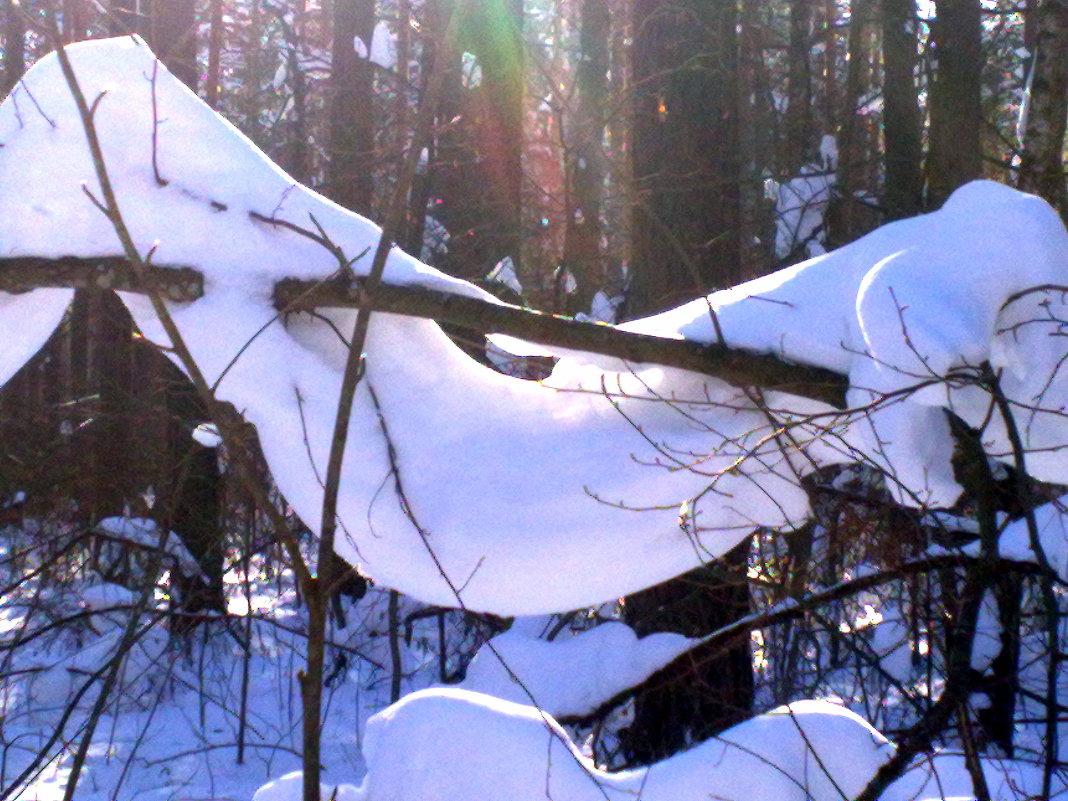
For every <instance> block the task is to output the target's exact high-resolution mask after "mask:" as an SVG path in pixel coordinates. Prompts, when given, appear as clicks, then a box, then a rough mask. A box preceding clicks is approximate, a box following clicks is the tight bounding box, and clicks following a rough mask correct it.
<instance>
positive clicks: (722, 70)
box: [628, 0, 741, 314]
mask: <svg viewBox="0 0 1068 801" xmlns="http://www.w3.org/2000/svg"><path fill="white" fill-rule="evenodd" d="M736 24H737V12H736V9H735V7H734V4H733V3H709V2H707V0H680V2H665V0H636V3H635V8H634V31H635V36H634V45H633V48H632V59H633V61H632V64H633V74H634V82H633V83H634V87H635V99H634V125H633V140H632V147H631V153H632V155H633V165H634V179H635V183H636V186H637V198H636V208H635V210H634V229H633V249H634V276H633V283H632V287H631V289H632V291H631V296H630V298H629V299H628V310H629V312H630V313H631V314H640V313H646V312H652V311H658V310H660V309H664V308H668V307H670V306H674V305H676V304H677V303H679V302H681V301H682V300H684V299H690V298H692V297H694V296H696V295H702V294H704V293H706V292H708V291H709V290H710V289H712V288H713V287H725V286H731V285H733V284H735V283H737V282H738V278H739V263H740V258H739V245H738V228H739V222H740V201H739V177H740V172H741V170H740V165H739V157H738V152H739V147H738V124H737V119H738V112H737V105H738V104H737V96H736V91H737V89H736V85H737V73H738V62H737V31H736V29H735V28H736Z"/></svg>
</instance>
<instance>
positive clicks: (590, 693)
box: [459, 621, 694, 718]
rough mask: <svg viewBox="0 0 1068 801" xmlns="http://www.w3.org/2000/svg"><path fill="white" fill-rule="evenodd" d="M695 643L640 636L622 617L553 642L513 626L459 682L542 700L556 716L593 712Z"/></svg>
mask: <svg viewBox="0 0 1068 801" xmlns="http://www.w3.org/2000/svg"><path fill="white" fill-rule="evenodd" d="M693 644H694V643H693V641H692V640H689V639H688V638H686V637H683V636H682V635H681V634H669V633H661V634H650V635H649V636H647V637H642V638H641V639H638V636H637V635H636V634H635V633H634V631H633V629H631V628H630V626H628V625H626V624H625V623H619V622H616V621H610V622H608V623H602V624H601V625H599V626H596V627H594V628H592V629H590V630H588V631H584V632H581V633H580V634H576V635H575V636H573V637H567V636H562V637H560V638H559V639H557V640H554V641H552V642H550V641H547V640H542V639H540V638H538V637H531V636H529V635H526V634H523V633H522V632H520V631H515V630H514V629H510V630H509V631H506V632H505V633H504V634H500V635H498V636H496V637H494V638H493V639H492V640H490V642H489V643H488V644H487V645H483V646H482V647H481V648H480V649H479V650H478V652H477V653H476V654H475V656H474V658H473V659H472V660H471V664H470V665H468V668H467V676H466V677H465V678H464V680H463V682H461V683H460V685H459V686H460V687H461V688H463V689H465V690H472V691H475V692H480V693H484V694H486V695H492V696H494V697H496V698H501V699H504V700H507V701H515V702H517V703H520V704H536V705H537V706H538V708H539V709H543V710H545V711H546V712H548V713H549V714H550V715H552V716H553V717H555V718H563V717H569V716H580V715H588V714H591V713H592V712H594V710H596V709H597V708H598V707H599V706H600V705H601V704H603V703H604V702H605V701H608V700H609V699H610V698H612V697H613V696H614V695H616V694H617V693H620V692H622V691H623V690H626V689H627V688H628V687H633V686H635V685H637V684H640V683H641V682H642V681H644V680H645V679H646V678H648V677H649V676H650V675H652V674H653V673H654V672H656V671H657V670H659V669H660V668H662V667H664V665H666V664H667V663H668V662H670V661H671V660H672V659H674V658H675V657H676V656H678V655H679V654H681V653H682V652H683V651H685V650H686V649H687V648H689V647H690V646H692V645H693ZM505 665H507V668H506V667H505ZM513 676H514V678H513Z"/></svg>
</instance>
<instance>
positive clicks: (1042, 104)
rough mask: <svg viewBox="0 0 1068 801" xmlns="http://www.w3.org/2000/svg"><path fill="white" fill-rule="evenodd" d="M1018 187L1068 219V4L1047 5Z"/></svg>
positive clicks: (1040, 18) (1039, 21) (1052, 1)
mask: <svg viewBox="0 0 1068 801" xmlns="http://www.w3.org/2000/svg"><path fill="white" fill-rule="evenodd" d="M1035 27H1036V33H1035V58H1034V66H1033V67H1032V70H1033V71H1034V75H1033V77H1032V80H1031V94H1030V99H1029V108H1028V113H1027V125H1026V127H1025V129H1024V141H1023V155H1022V157H1021V159H1020V177H1019V181H1018V184H1017V185H1018V187H1019V188H1020V189H1022V190H1023V191H1025V192H1033V193H1034V194H1036V195H1041V196H1042V197H1044V198H1045V199H1046V200H1047V201H1049V203H1050V204H1051V205H1052V206H1053V207H1054V208H1055V209H1057V210H1058V211H1059V212H1060V214H1061V216H1062V217H1063V218H1065V219H1066V220H1068V196H1066V188H1065V177H1064V134H1065V120H1066V119H1068V0H1042V1H1041V3H1040V4H1039V6H1038V11H1037V15H1036V23H1035Z"/></svg>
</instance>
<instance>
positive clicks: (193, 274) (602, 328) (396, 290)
mask: <svg viewBox="0 0 1068 801" xmlns="http://www.w3.org/2000/svg"><path fill="white" fill-rule="evenodd" d="M147 281H149V282H150V283H151V286H145V285H144V284H143V283H141V282H139V281H138V280H137V278H136V277H135V276H134V274H133V272H132V271H131V270H129V269H128V268H127V265H126V262H125V260H124V259H122V258H121V257H100V258H93V259H78V258H72V257H65V258H61V259H42V258H9V259H0V291H2V292H12V293H17V292H28V291H30V290H32V289H38V288H43V287H72V288H91V287H95V288H100V289H113V290H118V291H125V292H140V293H144V292H147V291H149V290H150V289H154V290H155V291H157V292H159V293H160V294H161V295H162V296H163V297H164V298H166V299H168V300H171V301H174V302H192V301H195V300H197V299H198V298H200V297H201V296H202V295H203V292H204V289H203V278H202V276H201V275H200V273H198V272H197V271H196V270H193V269H191V268H189V267H159V266H153V267H151V268H150V270H149V272H148V274H147ZM362 291H363V290H362V287H361V285H360V283H359V282H356V283H355V284H350V283H349V282H347V281H344V282H343V281H333V280H331V281H324V282H314V281H299V280H296V279H285V280H282V281H279V282H278V283H277V284H276V285H275V292H274V300H275V306H276V307H277V308H278V309H279V310H281V311H287V312H291V311H311V310H314V309H317V308H323V307H328V308H356V307H358V306H359V304H360V300H361V294H362ZM371 301H372V303H371V305H372V308H373V309H374V310H375V311H382V312H390V313H392V314H401V315H408V316H412V317H422V318H426V319H430V320H437V321H438V322H442V323H452V324H454V325H460V326H465V327H467V328H471V329H474V330H476V331H480V332H483V333H499V334H508V335H510V336H514V337H517V338H520V339H525V340H529V341H531V342H536V343H538V344H541V345H547V346H550V347H557V348H567V349H569V350H575V351H584V352H587V353H594V354H598V355H601V356H610V357H614V358H617V359H621V360H623V361H626V362H628V363H631V364H655V365H660V366H663V367H675V368H680V369H683V370H690V371H693V372H695V373H701V374H703V375H708V376H713V377H715V378H718V379H720V380H721V381H724V382H726V383H727V384H730V385H732V386H735V387H759V388H761V389H769V390H777V391H781V392H788V393H790V394H792V395H797V396H799V397H803V398H810V399H812V400H817V401H821V402H823V403H827V404H830V405H831V406H834V407H836V408H844V407H845V391H846V388H847V386H848V380H847V378H846V377H845V376H843V375H840V374H839V373H835V372H832V371H830V370H824V369H821V368H818V367H806V366H803V365H797V364H791V363H790V362H787V361H784V360H782V359H779V358H777V357H775V356H772V355H769V354H761V353H752V352H748V351H743V350H736V349H732V348H728V347H723V346H720V345H701V344H698V343H696V342H688V341H686V340H681V339H666V338H663V337H655V336H649V335H646V334H636V333H632V332H629V331H622V330H620V329H618V328H616V327H614V326H610V325H604V324H601V323H588V322H582V321H579V320H574V319H572V318H569V317H559V316H557V315H552V314H545V313H543V312H538V311H534V310H532V309H526V308H521V307H519V306H512V305H509V304H505V303H494V302H490V301H485V300H481V299H478V298H469V297H464V296H462V295H454V294H451V293H449V292H443V291H440V290H434V289H427V288H425V287H418V286H400V285H396V284H383V285H380V286H379V287H378V288H377V289H376V290H375V293H374V297H373V298H371Z"/></svg>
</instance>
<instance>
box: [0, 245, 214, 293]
mask: <svg viewBox="0 0 1068 801" xmlns="http://www.w3.org/2000/svg"><path fill="white" fill-rule="evenodd" d="M145 279H146V281H147V282H148V283H149V285H148V286H146V285H145V282H144V281H139V280H138V279H137V276H136V275H135V274H134V271H133V270H132V269H130V265H129V262H127V261H126V259H125V258H124V257H122V256H101V257H97V258H91V259H82V258H76V257H74V256H63V257H62V258H58V259H46V258H39V257H36V256H18V257H14V258H4V259H0V292H9V293H11V294H13V295H17V294H20V293H23V292H30V291H32V290H34V289H113V290H116V291H118V292H137V293H139V294H146V293H148V292H149V291H151V290H155V291H156V292H158V293H159V294H160V295H161V296H162V297H163V298H165V299H166V300H170V301H173V302H175V303H191V302H192V301H194V300H198V299H200V298H202V297H203V296H204V277H203V276H202V275H201V274H200V273H199V272H197V271H196V270H194V269H193V268H192V267H157V266H154V265H149V267H148V269H147V271H146V273H145Z"/></svg>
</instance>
